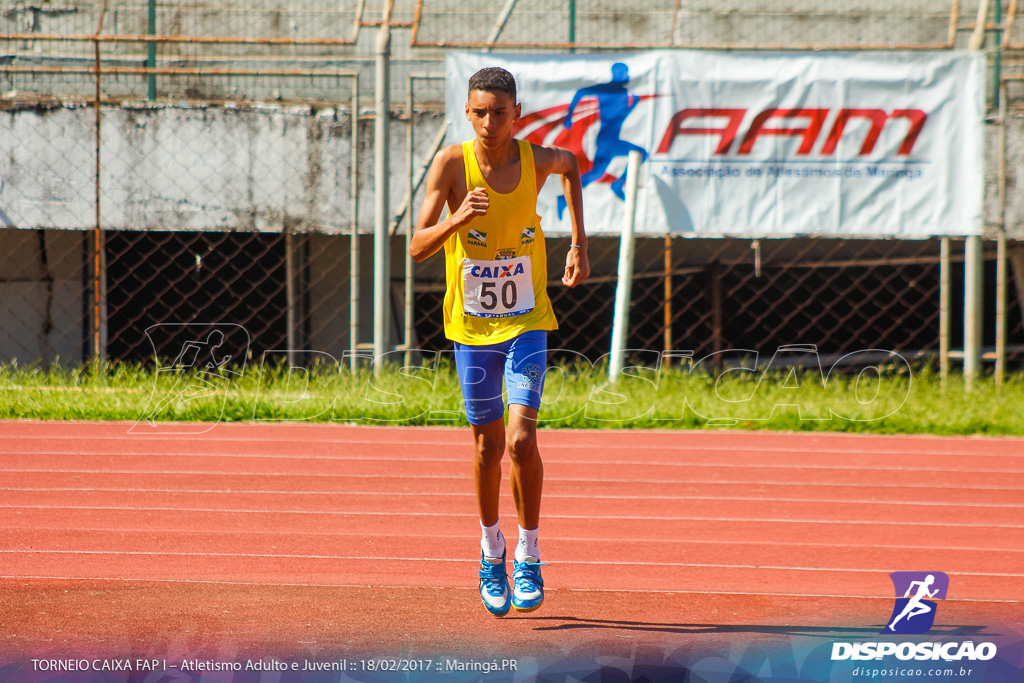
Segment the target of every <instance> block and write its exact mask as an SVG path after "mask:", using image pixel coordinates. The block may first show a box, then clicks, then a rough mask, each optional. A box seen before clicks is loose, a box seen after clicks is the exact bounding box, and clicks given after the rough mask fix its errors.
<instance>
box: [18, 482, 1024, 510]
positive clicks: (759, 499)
mask: <svg viewBox="0 0 1024 683" xmlns="http://www.w3.org/2000/svg"><path fill="white" fill-rule="evenodd" d="M0 491H12V492H22V493H27V492H34V493H44V492H50V493H72V492H74V493H79V492H80V493H146V494H149V493H152V494H167V493H170V494H189V495H197V494H198V495H226V496H232V495H269V496H339V497H344V496H370V497H377V498H394V497H396V496H398V497H401V496H405V497H419V498H424V497H427V498H434V497H436V496H437V495H438V493H439V492H437V491H350V490H339V491H267V490H240V489H131V488H73V487H68V488H14V487H0ZM443 495H445V496H459V497H472V498H475V497H476V494H475V493H473V492H472V491H452V492H444V493H443ZM544 498H545V499H550V498H558V499H563V498H564V499H568V500H668V501H678V502H687V501H719V500H720V501H733V502H756V503H817V504H823V505H833V504H835V505H844V504H855V505H922V506H937V507H964V508H994V509H1013V508H1024V503H1021V504H1017V503H951V502H949V501H907V500H877V499H843V498H777V497H767V496H685V495H684V496H655V495H649V496H648V495H644V496H627V495H607V494H594V495H589V494H568V493H546V494H544Z"/></svg>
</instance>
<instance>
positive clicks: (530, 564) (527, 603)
mask: <svg viewBox="0 0 1024 683" xmlns="http://www.w3.org/2000/svg"><path fill="white" fill-rule="evenodd" d="M512 565H513V567H514V568H515V573H513V574H512V607H513V608H515V610H516V611H517V612H532V611H533V610H535V609H537V608H538V607H540V606H541V605H542V604H543V603H544V579H542V578H541V577H540V568H541V567H543V566H544V563H542V562H538V561H537V559H536V558H534V557H524V558H523V561H522V562H516V561H514V560H513V562H512Z"/></svg>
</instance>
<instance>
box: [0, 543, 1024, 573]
mask: <svg viewBox="0 0 1024 683" xmlns="http://www.w3.org/2000/svg"><path fill="white" fill-rule="evenodd" d="M0 553H8V554H15V555H36V554H41V555H113V556H129V557H135V556H141V557H153V556H159V557H249V558H263V559H300V560H349V561H358V562H454V563H456V564H467V565H468V564H475V561H474V560H468V559H466V558H452V557H406V556H402V557H398V556H391V555H304V554H291V553H212V552H183V551H160V550H41V549H27V550H26V549H21V548H14V549H0ZM544 559H545V561H547V562H549V563H550V564H551V565H558V564H563V565H570V564H572V565H580V564H587V565H607V564H608V563H607V562H606V561H603V560H575V559H568V560H567V559H550V558H544ZM615 564H616V565H627V566H635V567H688V568H691V569H754V570H772V571H795V572H839V573H847V574H849V573H853V574H859V573H871V574H890V573H891V572H892V570H891V569H865V568H858V567H790V566H784V565H765V564H718V563H705V562H632V561H629V560H616V561H615ZM955 573H956V575H957V576H990V577H991V576H995V577H1004V578H1014V579H1019V578H1024V574H1007V573H998V572H970V571H958V572H955Z"/></svg>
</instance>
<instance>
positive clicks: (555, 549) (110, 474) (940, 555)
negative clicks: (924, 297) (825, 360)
mask: <svg viewBox="0 0 1024 683" xmlns="http://www.w3.org/2000/svg"><path fill="white" fill-rule="evenodd" d="M130 426H131V425H128V424H111V423H44V422H6V423H0V433H2V435H3V439H2V446H0V449H2V453H0V476H2V479H0V491H2V499H0V600H2V603H3V604H4V605H7V606H10V607H11V608H10V609H5V610H4V613H3V616H2V617H0V620H2V622H3V623H2V626H3V634H4V640H3V641H2V643H0V647H2V648H3V654H4V655H5V658H11V657H18V656H25V655H28V654H33V655H35V654H45V653H54V652H57V651H63V652H65V653H66V652H67V651H68V650H69V649H71V650H75V651H82V652H84V651H89V652H96V653H104V652H108V653H112V654H117V655H118V656H123V655H124V654H126V650H130V651H131V652H133V653H137V654H153V653H158V654H160V655H164V656H165V655H167V653H175V652H176V653H197V652H198V653H203V652H205V653H219V654H221V655H223V654H230V655H235V654H241V653H246V652H252V653H257V654H263V653H266V652H267V651H272V652H274V653H276V654H280V655H282V656H285V655H289V654H301V653H306V654H309V653H321V654H322V653H332V652H341V651H352V650H355V649H359V650H366V651H377V652H380V653H395V652H397V650H398V648H401V649H402V650H403V651H407V652H415V651H417V650H431V649H432V650H435V651H436V650H445V651H448V652H453V653H460V652H461V653H475V654H479V653H480V651H481V648H495V647H499V646H497V645H494V643H495V641H496V640H497V641H500V643H501V645H500V648H519V649H524V648H525V649H527V650H528V651H531V652H536V653H538V654H545V653H548V654H551V653H556V654H557V653H563V654H564V652H566V651H567V650H568V649H571V648H573V647H583V646H586V645H587V644H588V643H594V642H601V643H603V645H602V647H618V648H620V649H621V648H623V647H629V648H634V651H635V648H636V647H646V646H659V647H662V646H665V645H666V644H671V643H672V642H673V639H678V638H680V636H681V635H682V634H686V635H689V636H692V637H697V638H701V639H703V640H704V641H707V642H715V641H716V639H718V640H722V639H725V640H727V639H728V638H729V637H732V636H733V635H734V634H736V633H743V634H744V637H746V638H759V637H763V638H772V637H776V636H778V635H779V634H792V633H797V634H800V633H805V634H815V633H836V632H837V631H836V629H839V631H838V632H839V633H850V634H856V635H862V634H863V633H871V632H877V631H878V628H879V627H880V625H881V624H882V623H883V621H884V620H885V619H886V618H887V617H888V616H889V611H890V610H891V606H892V597H893V596H892V585H891V582H890V581H889V578H888V574H889V573H890V572H892V571H897V570H929V571H930V570H937V571H944V572H946V573H947V574H949V575H950V580H951V583H950V593H949V599H947V600H946V602H945V604H944V605H943V608H942V611H941V613H940V614H939V619H938V620H937V622H936V628H950V629H956V628H963V627H965V626H968V625H972V624H974V625H977V624H991V623H998V624H1000V625H1002V626H1005V627H1006V628H1007V629H1009V630H1010V631H1012V632H1016V633H1018V634H1019V633H1022V632H1024V609H1022V604H1024V603H1022V601H1024V580H1022V579H1024V514H1022V513H1024V440H1022V439H1002V438H937V437H920V436H861V435H856V436H855V435H840V434H780V433H766V432H735V431H700V432H682V431H554V430H547V431H542V432H541V436H540V440H541V451H542V454H543V458H544V463H545V474H546V478H545V490H544V503H543V511H542V527H541V547H542V550H543V555H544V558H543V559H544V561H545V562H546V563H547V564H548V565H549V566H547V567H546V568H545V569H544V576H545V581H546V584H547V586H548V591H547V602H546V603H545V605H544V607H543V608H542V610H541V611H539V612H537V613H535V614H532V615H524V616H521V617H515V618H506V619H503V620H500V621H498V620H495V619H493V618H492V617H490V616H489V615H487V614H486V612H485V611H484V610H483V608H482V606H480V605H479V599H478V597H477V595H476V564H477V563H476V560H475V557H476V555H477V553H478V545H477V544H478V536H479V526H478V523H477V521H476V517H475V501H474V498H473V493H472V487H471V469H470V443H469V438H468V433H467V431H466V430H460V429H446V428H411V427H401V428H386V427H353V426H334V425H300V424H281V425H252V424H245V425H238V424H233V425H217V426H216V427H215V428H212V429H210V430H209V431H207V432H205V433H202V434H193V435H187V434H177V435H168V434H165V435H152V434H150V435H145V434H141V435H140V434H136V433H132V434H128V429H129V427H130ZM183 429H184V430H185V431H187V430H188V428H183ZM506 474H507V469H506ZM503 486H504V489H503V499H502V510H501V513H502V519H503V526H504V527H505V532H506V535H507V536H510V537H513V538H514V535H515V519H516V518H515V512H514V509H513V507H512V503H511V496H510V495H509V493H508V484H507V477H506V483H504V484H503ZM940 621H942V622H943V626H941V627H940V626H939V622H940ZM844 629H845V630H844ZM495 636H497V638H495ZM496 654H499V655H500V654H507V650H504V649H503V650H501V651H500V652H498V651H496Z"/></svg>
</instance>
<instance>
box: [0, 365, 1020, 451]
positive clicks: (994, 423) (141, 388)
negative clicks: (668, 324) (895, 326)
mask: <svg viewBox="0 0 1024 683" xmlns="http://www.w3.org/2000/svg"><path fill="white" fill-rule="evenodd" d="M544 401H545V405H544V406H543V408H542V410H541V415H540V424H541V426H542V427H546V428H576V429H588V428H605V429H607V428H613V429H643V428H662V429H673V428H681V429H700V428H722V427H730V428H735V429H769V430H785V431H835V432H868V433H882V434H942V435H953V434H961V435H971V434H989V435H1018V436H1021V435H1024V377H1022V376H1021V375H1011V376H1010V377H1009V378H1008V379H1007V381H1006V382H1005V383H1004V384H1003V386H1002V387H999V388H997V387H996V386H995V384H994V382H993V381H992V378H991V377H986V378H981V379H979V380H978V381H977V382H976V383H975V387H974V390H973V391H971V392H970V393H967V392H965V390H964V382H963V378H962V377H960V376H956V375H954V376H951V377H950V378H949V379H948V381H947V382H946V384H945V387H944V386H943V384H942V382H941V381H940V379H939V377H938V376H937V375H936V374H934V373H933V372H932V371H930V370H929V369H928V368H923V369H922V368H918V369H911V368H910V367H909V366H906V365H902V366H899V365H894V366H891V367H881V368H879V369H878V370H875V371H870V370H869V371H865V372H863V373H858V372H857V371H849V372H847V373H845V374H833V375H832V376H829V378H828V380H827V381H823V380H822V378H821V376H820V375H819V374H818V373H817V372H816V371H815V372H812V373H802V374H786V375H783V374H780V373H774V372H767V373H766V372H760V371H759V372H753V371H742V370H732V371H727V372H724V373H719V375H717V376H716V375H714V374H713V373H707V372H696V371H695V372H693V373H688V372H686V371H684V370H681V369H676V368H673V369H670V370H667V371H666V370H662V371H661V372H660V373H659V371H658V370H656V369H652V368H636V367H634V368H627V370H626V373H625V374H624V375H623V376H622V377H621V378H620V379H619V381H618V382H617V383H616V384H615V385H609V384H608V382H607V375H606V368H604V367H597V368H594V367H590V366H589V365H586V364H583V365H575V366H553V368H552V369H550V370H549V372H548V376H547V380H546V384H545V392H544ZM144 417H149V418H150V419H152V420H154V421H157V422H160V421H179V422H180V421H206V422H216V421H226V422H249V421H261V422H265V421H308V422H331V421H336V422H343V423H362V424H379V425H405V424H410V425H452V426H465V425H468V422H467V421H466V418H465V414H464V413H463V412H462V410H461V394H460V392H459V387H458V383H457V379H456V375H455V372H454V369H453V368H452V367H451V366H450V364H442V365H440V366H438V367H434V366H432V365H425V366H423V367H413V368H401V369H400V368H397V367H389V368H387V369H386V370H385V371H384V372H382V373H381V374H380V375H374V374H373V372H372V371H371V370H370V369H369V368H364V369H360V370H358V371H356V372H351V371H349V370H348V369H347V368H341V369H339V368H338V367H337V366H328V365H317V366H314V367H311V368H309V369H291V370H289V369H288V368H286V367H284V366H275V367H272V368H248V369H246V370H245V371H244V372H243V373H241V375H240V376H232V375H228V376H225V377H221V376H201V375H200V376H197V375H194V374H181V373H178V372H171V371H160V372H157V371H156V370H155V369H153V368H152V367H151V366H141V365H132V364H128V363H112V364H106V365H102V366H99V367H97V366H95V365H84V366H81V367H77V368H64V367H57V366H54V367H51V368H48V369H44V368H41V367H18V366H17V365H15V364H13V363H12V364H8V365H4V366H0V418H2V419H42V420H128V421H136V420H139V419H142V418H144Z"/></svg>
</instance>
